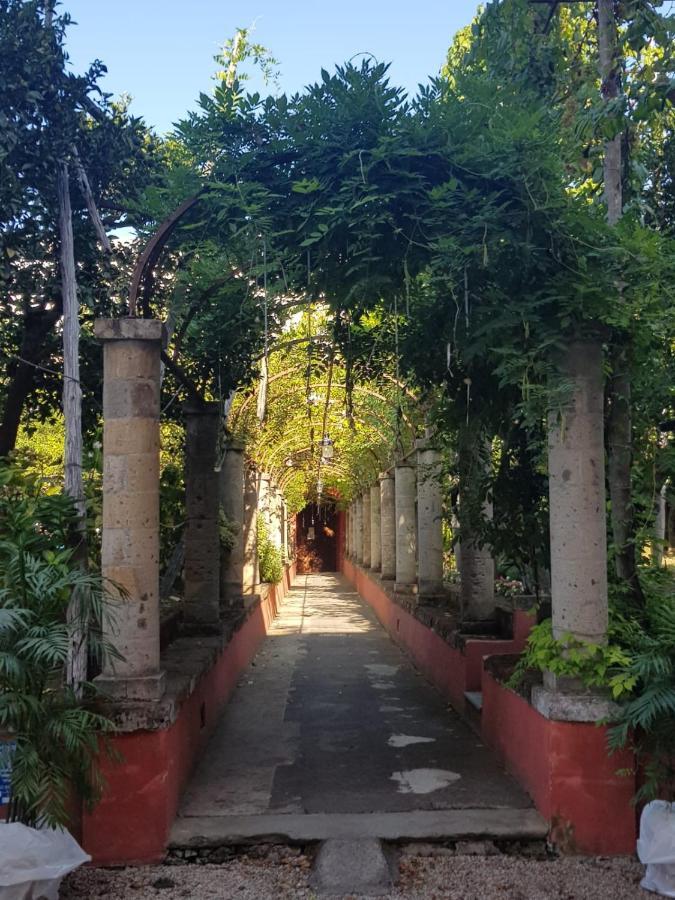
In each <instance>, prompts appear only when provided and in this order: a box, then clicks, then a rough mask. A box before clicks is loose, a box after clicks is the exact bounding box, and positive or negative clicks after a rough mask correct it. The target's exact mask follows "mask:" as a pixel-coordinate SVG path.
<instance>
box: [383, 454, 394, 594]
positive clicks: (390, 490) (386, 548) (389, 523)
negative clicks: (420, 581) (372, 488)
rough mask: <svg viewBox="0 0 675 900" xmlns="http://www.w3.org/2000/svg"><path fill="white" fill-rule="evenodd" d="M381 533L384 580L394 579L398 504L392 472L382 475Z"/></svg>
mask: <svg viewBox="0 0 675 900" xmlns="http://www.w3.org/2000/svg"><path fill="white" fill-rule="evenodd" d="M380 534H381V538H380V545H381V546H380V550H381V574H382V580H383V581H393V580H394V579H395V578H396V505H395V490H394V476H393V474H392V473H391V472H383V473H382V474H381V475H380Z"/></svg>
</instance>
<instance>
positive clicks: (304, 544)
mask: <svg viewBox="0 0 675 900" xmlns="http://www.w3.org/2000/svg"><path fill="white" fill-rule="evenodd" d="M337 521H338V517H337V512H336V510H335V504H334V503H331V502H327V503H326V502H323V503H321V504H320V505H319V504H317V503H308V504H307V506H306V507H305V508H304V509H303V510H301V511H300V512H299V513H298V515H297V542H298V545H297V558H298V573H299V574H303V575H304V574H308V573H316V572H336V571H337V531H338V528H337Z"/></svg>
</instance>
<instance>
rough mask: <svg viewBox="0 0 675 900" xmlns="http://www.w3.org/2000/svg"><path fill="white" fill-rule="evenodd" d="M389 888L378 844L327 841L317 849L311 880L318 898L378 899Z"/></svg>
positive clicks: (389, 874) (389, 877)
mask: <svg viewBox="0 0 675 900" xmlns="http://www.w3.org/2000/svg"><path fill="white" fill-rule="evenodd" d="M392 884H393V878H392V872H391V868H390V865H389V862H388V861H387V857H386V856H385V853H384V850H383V847H382V844H381V842H380V841H378V840H375V839H372V838H371V839H365V840H363V839H361V840H329V841H324V843H323V844H322V845H321V847H320V848H319V852H318V854H317V856H316V860H315V863H314V871H313V872H312V876H311V885H312V887H313V888H314V890H315V891H317V893H318V894H319V896H323V897H336V896H342V895H344V894H357V895H359V894H361V895H368V896H374V897H377V896H382V895H384V894H387V893H388V892H389V891H390V890H391V887H392Z"/></svg>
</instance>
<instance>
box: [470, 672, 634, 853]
mask: <svg viewBox="0 0 675 900" xmlns="http://www.w3.org/2000/svg"><path fill="white" fill-rule="evenodd" d="M481 724H482V733H483V739H484V741H485V743H486V744H487V745H488V746H490V747H492V748H493V749H494V750H495V752H496V753H497V755H498V756H499V758H500V759H501V761H502V762H503V763H504V764H505V766H506V768H507V769H508V770H509V771H510V772H511V773H512V774H513V775H515V776H516V778H517V779H518V781H519V782H520V783H521V784H522V785H523V787H524V788H525V789H526V790H527V791H528V793H529V794H530V796H531V797H532V799H533V800H534V802H535V805H536V807H537V809H538V810H539V812H540V813H541V814H542V815H543V816H544V818H546V819H548V820H549V821H550V823H551V839H552V840H553V842H554V843H555V844H557V845H558V846H559V847H560V848H561V849H562V850H564V851H567V852H575V853H586V854H623V853H633V852H634V851H635V839H636V812H635V808H634V806H633V805H632V804H631V798H632V796H633V794H634V793H635V778H634V776H629V777H628V776H624V775H619V774H617V772H619V771H620V770H627V771H632V770H633V768H634V765H635V760H634V757H633V755H632V754H631V753H630V752H628V751H622V752H619V753H615V754H614V755H612V756H609V755H608V753H607V729H606V728H604V727H601V726H598V725H595V724H593V723H590V722H555V721H551V720H550V719H547V718H545V717H544V716H542V715H541V714H540V713H538V712H537V710H536V709H534V707H533V706H532V705H531V704H530V703H528V702H527V700H525V698H524V697H521V696H520V695H519V694H516V693H515V692H514V691H512V690H509V689H508V688H506V687H504V686H503V685H502V684H500V683H499V682H498V681H496V680H495V678H493V677H492V675H490V674H489V673H488V672H483V715H482V722H481Z"/></svg>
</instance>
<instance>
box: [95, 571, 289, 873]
mask: <svg viewBox="0 0 675 900" xmlns="http://www.w3.org/2000/svg"><path fill="white" fill-rule="evenodd" d="M293 575H294V573H293V571H292V567H289V568H288V569H287V570H286V572H285V574H284V580H283V582H282V583H281V584H278V585H274V586H272V587H270V589H269V592H268V595H267V597H265V598H264V599H263V600H262V601H261V603H260V605H259V606H258V607H257V608H256V609H255V610H254V612H253V613H252V614H251V615H250V616H249V618H248V619H247V620H246V621H245V622H244V624H243V625H242V627H241V628H240V629H239V631H237V633H236V634H235V635H234V637H233V638H232V640H231V641H230V643H229V644H228V645H227V646H226V647H225V648H224V650H223V653H222V654H221V656H220V657H219V659H218V660H217V662H216V664H215V666H214V667H213V668H212V669H211V670H210V671H209V672H207V673H206V674H205V675H204V676H203V677H202V678H201V679H200V681H199V683H198V684H197V685H196V687H195V689H194V691H193V692H192V694H191V695H190V697H189V698H188V699H187V700H186V701H185V702H184V703H183V705H182V706H181V708H180V711H179V713H178V718H177V719H176V721H175V722H174V724H173V725H171V727H169V728H166V729H163V730H161V731H139V732H133V733H131V734H121V735H118V736H116V737H114V738H113V739H112V745H113V748H114V749H115V750H116V751H118V752H119V753H120V754H121V755H122V757H123V761H122V763H115V762H114V761H112V760H109V759H106V760H104V761H103V765H102V771H103V775H104V777H105V779H106V781H107V787H106V790H105V793H104V796H103V799H102V800H101V802H100V803H99V804H98V806H97V807H96V808H95V809H94V811H93V812H91V813H86V812H85V814H84V817H83V823H82V832H83V834H82V838H83V840H82V843H83V846H84V849H85V850H86V851H87V853H90V854H91V856H92V858H93V862H94V863H95V864H98V865H117V864H122V863H152V862H158V861H159V860H161V859H162V857H163V855H164V850H165V847H166V842H167V839H168V836H169V832H170V830H171V826H172V824H173V821H174V819H175V817H176V813H177V810H178V804H179V801H180V796H181V793H182V791H183V788H184V787H185V784H186V782H187V779H188V777H189V775H190V773H191V771H192V768H193V766H194V764H195V762H196V761H197V759H198V757H199V755H200V753H201V751H202V749H203V748H204V745H205V744H206V741H207V740H208V738H209V736H210V734H211V732H212V730H213V728H214V726H215V724H216V722H217V721H218V718H219V716H220V713H221V712H222V709H223V707H224V706H225V704H226V702H227V700H228V698H229V697H230V695H231V694H232V691H233V690H234V688H235V686H236V683H237V680H238V678H239V676H240V675H241V673H242V671H243V670H244V669H245V668H246V667H247V666H248V665H249V663H250V662H251V660H252V659H253V657H254V656H255V653H256V651H257V650H258V648H259V647H260V644H261V643H262V641H263V640H264V638H265V636H266V634H267V631H268V629H269V626H270V623H271V622H272V620H273V619H274V617H275V616H276V614H277V611H278V607H279V604H280V603H281V601H282V600H283V598H284V596H285V594H286V592H287V590H288V589H289V587H290V585H291V583H292V579H293Z"/></svg>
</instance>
